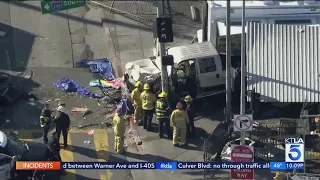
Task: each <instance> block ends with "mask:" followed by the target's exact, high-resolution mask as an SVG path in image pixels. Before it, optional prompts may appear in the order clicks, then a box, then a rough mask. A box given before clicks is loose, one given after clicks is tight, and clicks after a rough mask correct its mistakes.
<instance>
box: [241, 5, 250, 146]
mask: <svg viewBox="0 0 320 180" xmlns="http://www.w3.org/2000/svg"><path fill="white" fill-rule="evenodd" d="M245 11H246V2H245V0H242V34H241V74H240V76H241V92H240V114H241V115H245V114H246V83H245V81H246V72H247V71H246V60H245V53H246V49H245V48H246V46H245V44H246V43H245V42H246V41H245V35H246V34H245V33H246V32H245V25H246V21H245ZM251 101H252V99H251ZM245 136H246V135H245V132H243V131H241V145H245Z"/></svg>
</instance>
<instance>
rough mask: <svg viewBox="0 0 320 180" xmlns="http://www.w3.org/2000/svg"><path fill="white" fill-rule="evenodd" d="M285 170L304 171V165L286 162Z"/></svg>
mask: <svg viewBox="0 0 320 180" xmlns="http://www.w3.org/2000/svg"><path fill="white" fill-rule="evenodd" d="M286 169H288V170H301V169H304V163H303V162H287V163H286Z"/></svg>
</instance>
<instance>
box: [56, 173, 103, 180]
mask: <svg viewBox="0 0 320 180" xmlns="http://www.w3.org/2000/svg"><path fill="white" fill-rule="evenodd" d="M97 176H99V175H97ZM74 177H75V178H74ZM60 179H61V180H69V179H76V180H100V178H89V177H85V176H82V175H79V174H74V173H71V172H68V171H66V172H65V174H64V175H62V176H61V178H60Z"/></svg>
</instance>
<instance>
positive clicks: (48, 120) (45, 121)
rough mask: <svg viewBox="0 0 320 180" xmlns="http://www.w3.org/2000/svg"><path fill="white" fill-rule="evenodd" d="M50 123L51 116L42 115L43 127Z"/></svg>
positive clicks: (41, 124)
mask: <svg viewBox="0 0 320 180" xmlns="http://www.w3.org/2000/svg"><path fill="white" fill-rule="evenodd" d="M48 123H50V118H48V117H46V116H40V126H41V127H44V126H45V125H47V124H48Z"/></svg>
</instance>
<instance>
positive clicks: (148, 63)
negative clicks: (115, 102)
mask: <svg viewBox="0 0 320 180" xmlns="http://www.w3.org/2000/svg"><path fill="white" fill-rule="evenodd" d="M167 54H168V55H172V56H173V62H174V65H173V66H167V71H168V77H169V89H170V90H169V92H168V94H169V97H170V98H169V99H170V100H171V101H176V100H178V99H180V98H181V97H184V96H185V95H191V96H193V98H194V99H201V98H205V97H209V96H213V95H217V94H223V93H224V92H225V83H226V79H225V78H226V77H225V74H226V73H225V70H226V55H225V54H223V53H219V52H218V51H217V50H216V48H215V47H214V46H213V45H212V44H211V43H210V42H203V43H195V44H189V45H183V46H178V47H172V48H169V49H168V50H167ZM231 61H232V63H231V64H232V69H231V76H232V88H233V90H234V91H236V90H238V88H239V87H240V80H239V78H238V77H239V76H238V75H239V74H240V73H239V71H238V68H239V67H240V57H238V56H232V58H231ZM123 81H124V84H125V85H126V87H127V89H128V90H129V92H131V91H132V89H133V84H134V83H135V82H137V81H141V82H143V83H149V84H150V85H151V86H152V90H153V92H154V93H159V92H160V91H161V58H160V57H156V56H153V57H150V58H148V59H141V60H137V61H133V62H129V63H127V64H126V65H125V75H124V78H123Z"/></svg>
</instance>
